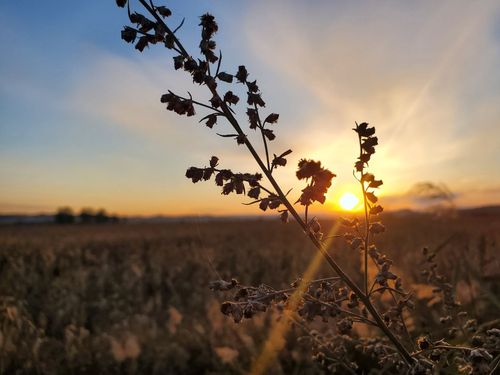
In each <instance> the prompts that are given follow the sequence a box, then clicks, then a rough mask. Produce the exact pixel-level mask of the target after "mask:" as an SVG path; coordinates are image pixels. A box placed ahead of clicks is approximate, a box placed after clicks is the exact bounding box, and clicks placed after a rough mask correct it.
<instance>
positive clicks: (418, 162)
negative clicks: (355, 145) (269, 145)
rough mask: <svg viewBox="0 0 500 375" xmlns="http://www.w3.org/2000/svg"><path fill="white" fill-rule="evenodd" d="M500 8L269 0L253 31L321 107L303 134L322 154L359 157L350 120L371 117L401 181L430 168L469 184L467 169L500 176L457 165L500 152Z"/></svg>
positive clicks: (387, 170) (391, 172) (258, 11)
mask: <svg viewBox="0 0 500 375" xmlns="http://www.w3.org/2000/svg"><path fill="white" fill-rule="evenodd" d="M264 10H265V11H264ZM499 11H500V5H499V4H498V2H495V1H484V2H473V3H472V2H465V1H462V2H457V1H443V2H433V1H426V2H413V3H408V2H405V3H398V2H393V1H382V2H376V3H369V4H364V5H363V7H360V6H357V5H356V4H353V3H345V2H319V3H314V4H309V3H308V4H305V3H298V2H288V1H286V2H285V1H276V2H272V3H269V2H265V3H263V2H260V3H257V4H256V5H255V7H254V8H253V9H252V10H251V11H250V12H249V15H248V22H247V35H248V39H249V41H250V45H251V46H252V48H253V49H254V52H255V54H256V56H259V57H260V58H261V59H262V61H263V63H264V64H266V65H269V66H271V67H273V68H274V70H275V71H276V72H277V73H278V74H279V75H278V78H277V79H276V81H286V80H290V81H294V84H298V85H299V86H300V88H301V90H302V94H301V95H302V98H303V99H302V103H301V104H302V108H304V107H305V108H307V107H308V106H309V107H311V108H313V109H312V110H311V113H310V115H309V120H308V122H307V127H299V126H297V129H298V131H300V132H301V134H300V136H297V138H298V139H305V140H306V141H305V142H303V143H304V144H306V146H307V147H308V148H311V147H313V148H316V152H315V153H316V154H318V156H322V157H323V158H326V159H327V160H328V162H329V163H331V164H332V165H346V164H348V165H349V168H350V165H351V164H352V158H353V156H354V153H353V152H352V143H350V141H349V140H348V139H349V138H348V137H349V136H350V137H352V135H349V133H348V132H349V130H347V129H348V128H350V127H351V125H353V122H354V121H355V120H358V121H369V122H371V123H372V124H374V125H375V126H376V127H377V129H378V134H379V138H380V141H381V146H380V147H379V152H378V154H377V155H376V159H375V165H376V167H375V169H376V171H379V172H380V173H381V175H382V176H383V177H384V179H385V180H386V181H387V182H388V184H387V185H388V186H389V188H388V191H389V192H392V193H395V192H397V190H402V189H407V188H408V187H409V186H410V185H411V184H412V183H413V182H416V181H419V180H427V179H431V180H438V181H443V180H444V181H446V182H447V183H449V185H450V186H451V187H452V188H457V189H462V188H464V187H466V186H465V184H466V183H467V181H466V179H464V178H463V177H464V176H465V175H466V176H468V178H469V180H470V178H472V179H473V180H474V181H475V183H476V184H481V185H484V184H488V183H498V182H499V181H500V175H499V173H498V172H493V173H494V174H495V176H493V177H494V180H495V181H491V176H484V175H482V174H481V173H477V169H476V168H477V166H476V167H474V166H473V165H467V166H464V168H458V167H457V163H462V162H466V161H467V160H474V164H476V165H477V164H481V163H486V162H487V160H488V158H491V156H492V155H493V156H494V157H496V158H497V159H498V158H499V157H500V155H499V154H500V152H499V151H498V145H494V144H492V142H491V139H492V137H493V139H498V137H499V136H500V126H496V127H493V126H492V124H498V125H500V109H499V107H498V102H500V100H499V99H500V87H499V85H498V83H500V75H499V73H498V69H497V67H498V65H499V64H500V54H499V49H498V40H497V39H495V36H494V25H495V22H496V21H497V20H498V17H499ZM257 15H259V17H257ZM492 82H495V84H492ZM296 125H297V124H296ZM472 129H473V130H472ZM464 134H467V136H464ZM315 135H316V136H315ZM342 168H343V167H342ZM343 172H347V170H343ZM469 182H470V181H469Z"/></svg>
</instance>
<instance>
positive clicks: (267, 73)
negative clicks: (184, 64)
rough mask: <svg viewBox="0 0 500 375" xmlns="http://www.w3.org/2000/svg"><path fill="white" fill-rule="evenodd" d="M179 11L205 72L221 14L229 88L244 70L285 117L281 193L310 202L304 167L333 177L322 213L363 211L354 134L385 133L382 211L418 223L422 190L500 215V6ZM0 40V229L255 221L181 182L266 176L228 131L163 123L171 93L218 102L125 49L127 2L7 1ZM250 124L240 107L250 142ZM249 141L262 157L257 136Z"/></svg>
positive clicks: (168, 64)
mask: <svg viewBox="0 0 500 375" xmlns="http://www.w3.org/2000/svg"><path fill="white" fill-rule="evenodd" d="M132 4H134V6H138V4H137V2H132ZM158 5H160V4H158ZM167 5H168V6H169V8H170V9H171V10H172V12H173V16H172V17H170V18H169V19H168V22H169V24H170V25H173V26H174V27H175V26H176V25H178V24H179V23H180V22H181V21H182V19H183V18H185V23H184V26H183V27H182V28H181V29H180V31H179V32H178V35H179V37H180V39H181V40H182V41H183V43H184V44H185V46H186V48H187V49H188V51H190V53H191V54H193V55H196V56H197V55H198V53H199V50H198V43H199V35H200V29H199V26H198V22H199V19H198V16H199V15H201V14H203V13H205V12H210V13H212V14H214V15H215V17H216V19H217V22H218V24H219V32H218V33H217V35H216V38H215V39H216V41H217V43H218V47H220V48H221V49H222V54H223V62H222V70H224V71H227V72H235V71H236V69H237V66H238V65H242V64H243V65H245V66H246V67H247V69H248V71H249V73H250V78H252V79H257V81H258V83H259V86H260V88H261V90H262V94H263V98H264V100H265V101H266V103H267V105H266V108H265V111H264V113H271V112H275V113H279V114H280V119H279V122H278V124H277V125H273V127H274V129H275V131H276V133H277V139H276V140H275V141H273V142H272V144H271V152H274V153H276V154H279V153H281V152H283V151H285V150H287V149H289V148H291V149H292V150H293V153H292V154H291V155H290V157H289V164H288V166H287V167H286V168H283V169H281V170H280V171H279V172H278V173H277V178H278V180H279V181H280V182H281V183H282V185H283V188H284V190H285V191H286V190H288V189H289V188H293V190H292V192H291V195H292V196H296V195H297V194H298V193H299V192H300V189H301V188H302V187H301V183H300V182H299V181H297V180H296V179H295V177H294V174H295V168H296V165H297V162H298V160H299V159H300V158H314V159H319V160H321V161H322V163H323V164H324V165H325V166H326V167H328V168H329V169H330V170H332V171H333V172H335V173H336V174H337V176H338V177H337V178H336V179H335V180H334V185H333V187H332V189H331V191H330V192H329V194H328V196H327V198H328V200H327V202H326V204H325V206H323V207H317V208H313V210H316V212H328V211H329V210H332V209H335V208H336V207H338V200H339V198H340V196H342V194H344V193H346V192H352V193H354V194H358V190H359V188H358V186H357V185H356V181H355V180H354V179H353V177H352V165H353V162H354V161H355V158H356V156H357V155H356V153H357V152H358V146H357V138H356V136H355V134H354V132H353V131H352V128H353V126H354V123H355V121H358V122H364V121H366V122H369V123H370V124H371V125H374V126H375V127H376V129H377V134H378V138H379V146H378V148H377V153H376V154H375V155H374V157H373V159H372V163H371V170H372V171H373V173H375V175H376V176H377V177H378V178H380V179H383V180H384V185H383V189H382V190H381V203H382V205H385V206H386V207H388V208H392V209H398V208H406V207H409V208H411V207H414V206H415V204H416V203H415V201H414V200H412V199H411V198H410V197H409V196H408V191H410V190H411V187H412V186H413V185H414V184H416V183H419V182H423V181H429V182H433V183H436V184H445V185H446V186H447V187H448V188H449V189H450V190H451V191H452V192H453V193H454V195H455V201H456V204H457V205H458V206H462V207H469V206H480V205H489V204H500V168H499V165H500V69H498V67H499V66H500V2H498V1H496V0H484V1H457V0H449V1H447V0H443V1H434V0H429V1H418V2H415V1H395V0H382V1H377V2H368V1H366V2H365V1H326V0H324V1H323V0H317V1H295V0H273V1H268V0H267V1H266V0H253V1H227V0H226V1H224V0H212V1H210V0H203V1H201V0H200V1H188V0H183V1H174V0H172V1H169V2H168V3H167ZM0 22H1V24H2V33H0V43H1V45H2V47H3V48H2V58H1V59H0V82H1V85H0V213H2V214H7V213H39V212H52V211H54V210H55V209H56V208H57V207H60V206H70V207H73V208H74V209H75V210H79V209H80V208H82V207H96V208H98V207H104V208H106V209H107V210H108V211H110V212H115V213H118V214H121V215H156V214H163V215H207V214H211V215H233V214H238V215H240V214H255V213H257V208H256V207H254V206H250V207H248V206H244V205H242V203H244V202H247V201H248V200H245V198H244V197H242V196H236V195H234V196H228V197H226V196H221V194H220V189H219V188H218V187H216V186H214V184H213V183H209V182H206V183H203V184H201V183H198V184H192V183H191V182H190V181H189V180H187V179H186V178H185V177H184V174H185V171H186V169H187V168H188V167H190V166H204V165H206V164H207V163H208V160H209V159H210V157H211V156H212V155H216V156H218V157H219V158H220V160H221V166H222V167H223V168H231V169H233V170H234V171H242V172H256V171H257V165H256V164H255V162H254V161H253V159H251V157H250V155H249V154H248V152H246V150H245V149H244V147H242V146H237V145H236V144H235V142H234V140H231V139H227V138H221V137H218V136H217V135H216V132H221V133H224V132H229V131H230V130H229V127H228V125H227V124H218V125H216V127H217V128H214V129H208V128H207V127H205V126H204V125H202V124H199V123H198V121H197V119H193V118H186V117H179V116H177V115H175V114H174V113H172V112H168V111H166V110H165V108H164V105H162V104H161V103H160V101H159V98H160V96H161V94H163V93H165V92H167V91H168V90H172V91H174V92H177V93H179V94H185V93H186V92H187V91H188V90H189V91H190V92H192V93H193V94H194V95H195V96H196V97H197V98H199V99H200V100H206V99H207V98H208V96H207V94H206V92H205V90H202V89H200V88H198V87H194V86H192V84H191V82H190V78H189V77H188V76H187V75H186V74H184V73H183V72H181V71H177V72H176V71H174V70H173V67H172V54H171V52H170V51H168V50H166V49H165V48H161V47H155V46H153V47H151V48H149V49H146V50H145V51H144V52H143V53H142V54H140V53H139V52H138V51H136V50H134V48H133V46H132V45H128V44H126V43H125V42H123V41H122V40H121V39H120V31H121V28H122V26H123V25H125V24H127V15H126V11H124V9H121V8H118V7H116V5H115V2H114V1H112V0H108V1H103V0H88V1H79V2H74V1H71V2H61V1H56V0H46V1H43V2H39V1H36V2H35V1H27V0H18V1H1V2H0ZM243 102H244V101H243ZM245 110H246V109H245V106H244V104H243V105H238V106H237V111H238V119H240V120H241V122H242V124H244V126H245V127H246V126H247V125H246V124H247V122H246V119H245V117H244V112H245ZM203 113H204V112H203V111H199V114H200V115H203ZM240 114H241V115H240ZM198 117H201V116H198ZM247 130H248V134H249V135H251V136H252V137H254V134H253V131H252V130H250V129H247ZM252 140H254V141H255V143H256V144H257V145H258V146H257V147H258V149H259V150H261V151H262V147H261V144H260V143H259V137H258V136H257V134H255V137H254V138H252Z"/></svg>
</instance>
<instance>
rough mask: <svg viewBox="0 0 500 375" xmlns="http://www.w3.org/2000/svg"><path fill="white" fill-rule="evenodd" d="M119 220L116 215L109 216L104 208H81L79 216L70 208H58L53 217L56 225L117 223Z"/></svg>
mask: <svg viewBox="0 0 500 375" xmlns="http://www.w3.org/2000/svg"><path fill="white" fill-rule="evenodd" d="M119 221H120V218H119V217H118V216H117V215H110V214H108V213H107V212H106V210H105V209H104V208H100V209H98V210H94V209H93V208H88V207H85V208H82V209H81V211H80V213H79V214H76V213H74V211H73V209H72V208H71V207H60V208H59V209H58V210H57V212H56V214H55V215H54V222H55V223H56V224H74V223H82V224H89V223H96V224H104V223H117V222H119Z"/></svg>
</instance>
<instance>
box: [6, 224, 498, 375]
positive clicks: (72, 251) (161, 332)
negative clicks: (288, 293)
mask: <svg viewBox="0 0 500 375" xmlns="http://www.w3.org/2000/svg"><path fill="white" fill-rule="evenodd" d="M383 221H384V223H385V225H386V227H387V233H385V234H384V235H382V236H381V237H380V238H379V239H378V240H377V241H378V242H377V246H379V247H380V248H381V249H384V250H385V251H386V252H387V253H388V254H389V255H390V257H391V258H392V259H393V260H394V265H395V267H396V269H397V271H398V273H399V274H400V275H402V278H403V281H404V284H405V285H406V286H409V287H410V289H412V290H413V291H414V296H415V300H416V303H415V311H414V313H415V314H414V318H412V319H410V321H409V326H410V330H411V333H412V335H414V336H417V335H419V334H421V333H429V332H430V333H432V332H437V331H439V330H442V329H443V328H442V327H441V326H440V323H439V315H437V314H436V313H433V312H432V310H431V309H429V308H428V307H429V305H431V304H433V303H435V299H434V297H433V294H432V290H431V289H432V288H431V287H429V286H427V285H425V281H424V278H423V277H422V276H421V275H420V272H421V270H422V269H421V266H422V264H423V261H422V256H421V249H422V248H423V247H424V246H428V247H429V248H430V249H436V248H439V249H440V251H439V256H438V263H439V267H440V269H441V270H442V271H443V273H445V274H447V275H448V277H449V279H450V282H451V283H452V284H453V285H456V286H457V296H458V299H459V300H460V301H461V303H462V305H463V306H464V308H465V309H466V310H467V311H468V313H469V315H470V316H471V317H475V318H477V319H478V323H479V324H489V325H495V326H498V319H499V318H500V256H499V240H500V217H498V216H495V215H462V216H460V215H459V216H458V217H454V218H438V217H434V216H431V215H424V214H407V215H395V214H394V215H390V214H387V215H385V216H384V217H383ZM323 225H324V226H326V227H331V226H332V222H325V223H324V224H323ZM325 232H328V230H326V231H325ZM329 251H330V253H331V254H332V255H333V256H334V257H335V259H338V260H339V262H340V263H341V264H342V265H343V266H345V267H346V268H347V269H348V271H350V272H356V271H357V270H358V269H359V268H360V254H359V253H357V252H353V251H352V250H350V249H349V247H348V246H346V245H345V244H344V242H343V240H342V239H340V238H339V239H335V240H334V241H333V243H332V245H331V247H330V249H329ZM314 255H315V253H314V251H313V249H312V247H311V245H310V244H309V241H308V240H307V238H306V237H305V236H304V235H303V233H301V231H300V230H299V228H298V227H297V226H296V225H295V224H294V223H289V224H287V225H284V224H282V223H280V222H278V221H274V220H250V219H249V220H239V221H212V222H211V221H205V222H201V221H200V222H196V221H191V222H185V223H147V224H146V223H121V224H109V225H107V224H106V225H50V224H45V225H17V226H15V225H11V226H2V227H0V373H39V374H81V373H106V374H113V373H130V374H132V373H151V374H221V373H222V374H240V373H245V372H246V371H248V369H249V368H250V367H251V365H252V361H254V360H255V358H256V357H257V356H258V355H259V353H260V351H261V350H262V346H263V343H264V341H265V339H266V337H267V335H268V333H269V327H270V325H271V324H272V323H273V322H274V321H275V320H276V319H278V318H279V313H278V312H277V311H268V312H266V313H261V314H260V315H258V316H257V317H256V318H254V319H252V320H244V321H243V322H242V323H240V324H235V323H234V322H233V321H232V320H231V319H230V318H227V317H226V316H224V315H222V313H221V312H220V303H221V302H222V301H224V295H223V294H217V293H214V292H212V291H210V290H209V288H208V284H209V282H210V281H212V280H216V279H219V278H223V279H226V280H227V279H230V278H232V277H234V278H236V279H237V280H238V281H240V282H241V283H244V284H249V285H259V284H262V283H263V284H267V285H270V286H273V287H275V288H286V287H287V285H289V283H291V282H293V281H294V280H296V279H297V277H299V276H300V275H301V274H302V273H303V272H304V271H305V269H306V267H307V265H308V264H309V262H310V261H311V259H312V257H313V256H314ZM358 274H359V275H360V278H359V280H358V281H360V280H361V273H360V272H358ZM326 276H332V275H331V273H329V271H328V270H327V268H326V267H325V268H322V269H320V270H319V271H318V274H317V277H318V278H320V277H326ZM219 293H220V292H219ZM415 317H417V318H415ZM373 334H377V332H375V331H374V332H373ZM303 335H304V332H303V331H301V329H300V328H299V327H291V328H290V330H289V331H288V333H287V335H286V337H285V340H284V341H283V349H282V350H281V352H280V354H279V357H278V359H277V361H276V362H275V363H274V364H273V365H272V367H271V369H269V373H271V374H309V373H310V374H317V373H321V371H320V369H319V368H317V367H316V365H315V364H314V362H312V361H311V359H310V353H309V352H308V345H307V344H304V343H303V342H301V339H300V338H301V336H303Z"/></svg>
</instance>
